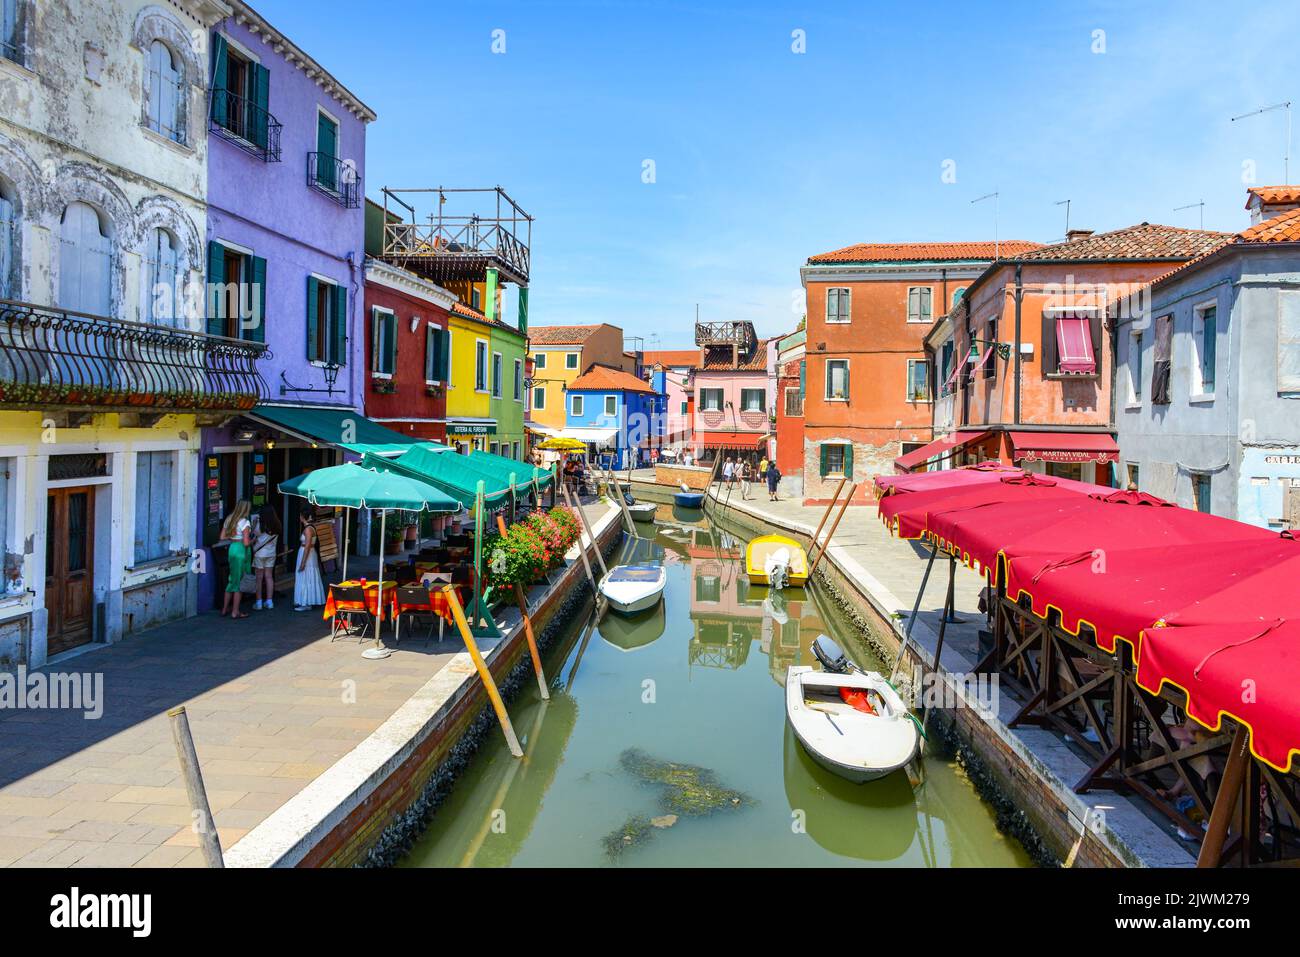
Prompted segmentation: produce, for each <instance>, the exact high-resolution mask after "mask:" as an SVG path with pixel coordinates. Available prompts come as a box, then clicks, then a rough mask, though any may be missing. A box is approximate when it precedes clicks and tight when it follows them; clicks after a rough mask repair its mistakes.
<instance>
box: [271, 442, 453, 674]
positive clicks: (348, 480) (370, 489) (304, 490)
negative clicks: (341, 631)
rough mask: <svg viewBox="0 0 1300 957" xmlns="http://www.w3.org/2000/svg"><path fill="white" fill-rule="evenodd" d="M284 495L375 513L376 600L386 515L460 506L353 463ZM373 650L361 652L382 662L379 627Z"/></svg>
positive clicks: (410, 481)
mask: <svg viewBox="0 0 1300 957" xmlns="http://www.w3.org/2000/svg"><path fill="white" fill-rule="evenodd" d="M279 489H280V491H281V492H282V493H283V494H285V495H296V496H298V497H299V498H305V499H306V500H307V501H308V502H310V503H311V504H312V505H331V506H335V507H339V508H370V509H378V510H379V600H380V602H382V601H383V596H384V538H385V534H384V533H385V532H386V531H387V521H388V512H389V510H390V509H397V510H399V511H403V512H434V513H437V514H444V515H445V514H449V513H454V512H459V511H460V510H461V509H462V508H463V507H464V506H463V505H461V503H460V502H459V501H458V500H457V499H454V498H452V497H451V496H450V495H447V494H446V493H445V492H443V491H441V490H440V489H437V488H435V487H434V486H432V485H430V484H428V483H427V482H421V481H420V480H419V479H415V478H411V477H410V476H407V475H403V474H401V473H400V472H384V471H379V470H377V469H373V468H365V467H363V466H361V465H358V464H357V463H355V462H346V463H344V464H343V465H331V466H327V467H326V468H321V469H316V470H314V471H312V472H307V473H306V474H304V475H298V476H295V477H294V478H291V479H288V480H287V481H284V482H281V483H280V485H279ZM343 533H344V538H343V577H344V579H345V580H346V579H347V574H348V542H347V524H346V523H344V526H343ZM375 644H376V647H375V649H373V650H369V651H366V652H365V656H366V657H368V658H384V657H387V656H388V655H389V654H391V653H392V652H390V651H389V650H388V649H386V648H384V647H383V643H382V641H381V640H380V637H379V624H378V622H376V625H375Z"/></svg>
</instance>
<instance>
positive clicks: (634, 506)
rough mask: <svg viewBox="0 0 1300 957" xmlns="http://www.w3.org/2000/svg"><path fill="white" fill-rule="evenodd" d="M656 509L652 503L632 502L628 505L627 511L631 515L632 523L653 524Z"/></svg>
mask: <svg viewBox="0 0 1300 957" xmlns="http://www.w3.org/2000/svg"><path fill="white" fill-rule="evenodd" d="M657 507H658V506H656V505H655V503H654V502H632V503H630V504H629V505H628V507H627V510H628V512H629V513H630V514H631V515H632V521H634V522H653V521H654V520H655V509H656V508H657Z"/></svg>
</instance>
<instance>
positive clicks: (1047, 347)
mask: <svg viewBox="0 0 1300 957" xmlns="http://www.w3.org/2000/svg"><path fill="white" fill-rule="evenodd" d="M1042 345H1043V374H1044V375H1053V374H1054V373H1056V372H1057V371H1058V370H1059V369H1060V365H1061V359H1060V355H1059V349H1058V347H1057V345H1056V314H1055V313H1049V312H1044V313H1043V337H1042ZM1093 354H1094V355H1095V354H1096V353H1095V352H1094V353H1093Z"/></svg>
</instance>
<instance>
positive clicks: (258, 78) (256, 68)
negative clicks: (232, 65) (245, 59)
mask: <svg viewBox="0 0 1300 957" xmlns="http://www.w3.org/2000/svg"><path fill="white" fill-rule="evenodd" d="M248 67H249V69H250V70H251V71H252V79H253V105H254V106H256V107H257V109H255V110H254V111H253V117H252V120H253V122H252V123H251V124H249V125H250V126H251V127H252V132H253V142H254V143H256V144H257V145H258V146H261V147H263V148H265V147H266V144H267V139H266V135H267V126H268V123H267V112H266V111H267V107H268V105H269V104H270V102H271V71H270V70H268V69H267V68H266V67H264V66H262V65H261V64H260V63H250V64H249V65H248Z"/></svg>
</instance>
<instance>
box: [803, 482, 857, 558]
mask: <svg viewBox="0 0 1300 957" xmlns="http://www.w3.org/2000/svg"><path fill="white" fill-rule="evenodd" d="M847 481H848V477H847V476H846V477H844V478H842V479H840V484H839V485H837V486H835V494H834V495H832V496H831V500H830V501H829V502H828V503H827V504H826V511H824V512H822V520H821V521H820V522H818V523H817V531H815V532H813V533H812V541H811V542H809V543H808V549H809V551H812V550H814V549H816V548H817V539H819V538H820V537H821V534H822V529H823V528H825V527H826V519H828V518H830V517H831V512H832V511H833V510H834V508H835V503H836V502H838V501H839V500H840V492H841V491H843V489H844V483H845V482H847Z"/></svg>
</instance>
